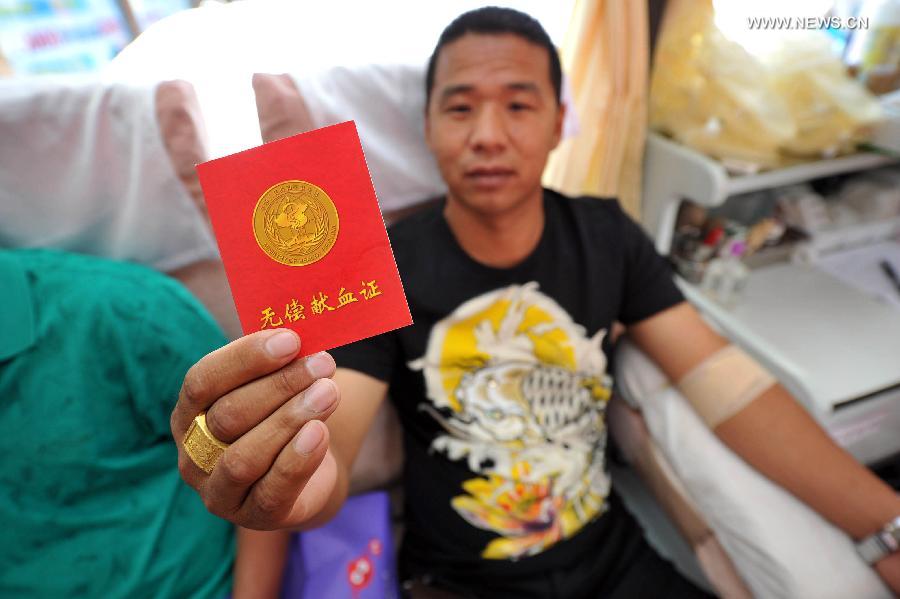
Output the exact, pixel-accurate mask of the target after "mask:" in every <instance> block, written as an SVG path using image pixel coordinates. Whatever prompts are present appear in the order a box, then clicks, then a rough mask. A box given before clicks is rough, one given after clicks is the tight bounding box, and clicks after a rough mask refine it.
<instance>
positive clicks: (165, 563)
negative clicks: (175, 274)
mask: <svg viewBox="0 0 900 599" xmlns="http://www.w3.org/2000/svg"><path fill="white" fill-rule="evenodd" d="M0 290H2V293H0V398H2V401H0V452H2V454H3V467H2V469H0V526H2V530H3V532H2V535H3V542H2V543H0V596H2V597H111V598H136V597H171V598H180V597H198V598H209V599H221V598H222V597H225V596H226V595H227V594H228V593H229V592H230V591H231V589H232V584H231V582H232V574H231V570H232V563H233V561H234V549H235V542H234V527H233V526H231V525H230V524H229V523H228V522H225V521H223V520H220V519H218V518H215V517H212V516H210V515H209V514H208V513H207V511H206V510H205V509H204V507H203V504H202V502H200V501H199V500H198V498H197V496H196V495H195V494H194V493H193V492H191V491H190V489H186V488H185V486H184V485H183V484H182V483H181V480H179V477H178V474H177V472H176V471H175V469H174V465H175V460H176V452H175V448H173V447H172V444H171V443H169V442H168V419H169V414H170V411H171V409H172V407H173V405H172V404H173V403H174V402H173V399H174V396H175V394H176V393H177V391H178V388H179V386H180V385H181V380H182V377H183V376H184V373H185V372H187V370H188V367H189V366H190V365H191V364H193V363H194V362H195V361H196V360H198V359H199V358H200V357H201V356H203V355H204V354H206V353H208V352H210V351H211V350H213V349H215V348H217V347H220V346H221V345H223V344H224V343H225V337H224V336H223V335H222V331H221V330H220V329H219V327H218V326H217V325H216V324H215V323H214V322H213V320H212V318H210V316H209V314H208V313H207V312H206V310H204V309H203V307H202V306H201V305H200V304H199V303H198V302H197V300H196V299H194V298H193V297H192V296H191V294H190V293H188V291H187V290H186V289H185V288H184V287H183V286H181V285H180V284H178V283H177V282H176V281H175V280H173V279H170V278H168V277H165V276H163V275H161V274H159V273H156V272H153V271H151V270H149V269H147V268H144V267H141V266H137V265H135V264H130V263H125V262H113V261H110V260H104V259H100V258H96V257H90V256H83V255H78V254H71V253H64V252H59V251H49V250H36V249H20V250H0Z"/></svg>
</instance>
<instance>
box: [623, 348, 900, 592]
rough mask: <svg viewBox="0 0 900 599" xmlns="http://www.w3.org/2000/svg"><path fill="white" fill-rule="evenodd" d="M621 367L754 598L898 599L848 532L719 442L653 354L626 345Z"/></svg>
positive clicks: (633, 399)
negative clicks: (860, 553) (895, 598)
mask: <svg viewBox="0 0 900 599" xmlns="http://www.w3.org/2000/svg"><path fill="white" fill-rule="evenodd" d="M615 364H616V381H617V384H618V385H619V388H620V391H621V393H622V394H623V396H625V398H626V399H627V400H628V401H629V403H632V405H637V406H639V407H640V409H641V411H642V413H643V416H644V420H645V421H646V423H647V427H648V428H649V430H650V434H651V436H652V437H653V439H654V440H655V441H656V443H657V445H658V446H659V448H660V449H661V451H662V452H663V454H664V455H665V456H666V458H667V459H668V461H669V463H670V464H671V465H672V468H673V469H674V470H675V472H676V474H677V475H678V476H679V478H680V479H681V482H683V483H684V486H685V488H686V489H687V492H688V495H689V496H690V498H691V499H692V500H693V501H694V503H695V505H696V506H697V508H698V512H699V513H701V514H703V516H704V517H705V518H706V520H707V523H708V524H709V525H710V527H711V528H712V529H713V531H715V534H716V537H717V538H718V539H719V542H720V543H721V544H722V546H723V547H725V550H726V551H727V552H728V555H729V556H730V557H731V559H732V561H733V562H734V565H735V567H736V568H737V570H738V572H740V574H741V576H742V578H743V579H744V581H745V582H746V583H747V585H748V586H749V587H750V589H751V590H752V592H753V594H754V596H756V597H762V598H769V597H773V598H779V599H780V598H784V599H806V598H810V599H831V598H833V599H845V598H847V597H853V598H854V599H870V598H871V599H875V598H881V597H885V598H887V597H890V596H891V594H890V592H889V591H888V590H887V588H886V587H885V586H884V584H883V583H882V582H881V579H880V578H879V577H878V575H877V574H876V573H875V571H874V570H873V569H872V568H870V567H869V566H868V565H866V564H865V563H864V562H863V561H862V560H861V559H860V558H859V556H857V554H856V551H855V549H854V545H853V542H852V541H851V539H850V538H849V537H848V536H847V535H846V534H844V533H843V532H842V531H841V530H839V529H837V528H835V527H834V526H833V525H832V524H830V523H829V522H827V521H826V520H824V519H823V518H822V517H821V516H819V515H818V514H817V513H816V512H814V511H813V510H811V509H810V508H809V507H807V506H806V505H805V504H804V503H802V502H800V501H799V500H798V499H796V498H795V497H794V496H793V495H791V494H790V493H788V492H787V491H785V490H783V489H782V488H781V487H779V486H777V485H776V484H774V483H772V482H771V481H769V480H768V479H767V478H765V477H764V476H763V475H761V474H759V473H758V472H757V471H756V470H754V469H753V468H752V467H751V466H749V465H748V464H746V463H745V462H744V461H743V460H741V459H740V458H739V457H738V456H737V455H735V454H734V453H732V452H731V450H729V449H728V448H727V447H726V446H725V445H723V444H722V443H721V442H719V440H718V438H716V436H715V435H714V434H713V433H712V432H711V431H710V430H709V429H708V428H707V427H706V425H705V424H704V423H703V421H702V420H700V418H699V416H697V414H696V413H695V412H694V410H693V408H692V407H691V406H690V404H689V403H688V402H687V400H685V399H684V397H683V396H682V395H681V394H680V393H679V392H678V391H677V390H675V389H674V388H673V387H672V386H671V385H669V383H668V381H667V379H666V378H665V375H663V373H662V372H661V371H660V370H659V369H658V368H657V367H656V365H655V364H654V363H653V362H652V361H651V360H650V359H649V358H648V357H647V356H646V355H644V354H643V353H642V352H641V351H640V350H638V349H637V348H635V347H634V346H633V345H631V344H630V343H629V342H628V341H623V342H620V344H619V348H618V350H617V353H616V361H615ZM760 441H761V442H764V441H765V440H764V439H761V440H760ZM817 467H819V465H818V464H814V463H811V464H810V468H817Z"/></svg>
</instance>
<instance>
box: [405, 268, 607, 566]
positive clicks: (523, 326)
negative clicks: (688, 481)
mask: <svg viewBox="0 0 900 599" xmlns="http://www.w3.org/2000/svg"><path fill="white" fill-rule="evenodd" d="M605 335H606V330H605V329H604V330H601V331H599V332H598V333H597V334H595V335H594V336H593V337H591V338H588V337H587V335H586V331H585V329H584V327H582V326H581V325H579V324H577V323H575V322H574V321H573V320H572V318H571V317H570V316H569V314H568V313H567V312H566V311H565V310H563V309H562V307H560V306H559V305H558V304H557V303H556V302H555V301H554V300H553V299H551V298H550V297H548V296H547V295H545V294H543V293H541V291H540V290H539V288H538V285H537V283H534V282H532V283H528V284H526V285H513V286H510V287H506V288H503V289H498V290H495V291H491V292H488V293H486V294H484V295H481V296H478V297H476V298H473V299H471V300H469V301H467V302H465V303H464V304H462V305H460V306H459V307H458V308H457V309H456V310H455V311H454V312H453V313H452V314H450V315H449V316H448V317H446V318H444V319H443V320H441V321H439V322H438V323H437V324H436V325H435V326H434V328H433V329H432V331H431V333H430V337H429V340H428V345H427V349H426V352H425V355H424V356H422V357H421V358H420V359H418V360H414V361H413V362H411V363H410V364H409V366H410V368H412V369H414V370H421V371H423V374H424V377H425V381H426V392H427V397H428V400H429V401H428V402H426V403H423V404H422V405H421V406H420V408H421V409H422V410H424V411H426V412H428V413H430V414H431V415H432V416H433V417H434V418H435V419H437V421H438V422H439V423H440V424H441V426H442V427H443V429H444V430H445V431H446V432H445V433H444V434H441V435H439V436H438V437H437V438H435V440H434V441H433V443H432V446H431V449H432V450H433V451H436V452H439V453H441V454H443V455H445V456H446V457H447V458H448V459H450V460H466V464H467V466H468V468H469V469H470V470H471V471H472V472H473V473H474V474H475V475H476V476H475V477H474V478H471V479H469V480H467V481H465V482H464V483H463V484H462V489H461V493H460V495H457V496H456V497H454V498H453V499H452V500H451V504H452V507H453V509H454V510H455V511H456V512H457V513H458V514H459V515H460V516H461V517H462V518H463V519H465V521H466V522H468V523H469V524H470V525H472V526H476V527H478V528H481V529H484V530H487V531H490V532H494V533H496V534H497V535H499V536H498V538H496V539H494V540H492V541H491V542H490V543H488V545H487V546H486V547H485V548H484V550H483V552H482V557H484V558H486V559H517V558H521V557H525V556H531V555H536V554H538V553H540V552H542V551H544V550H545V549H547V548H548V547H550V546H552V545H553V544H554V543H556V542H558V541H560V540H563V539H566V538H568V537H571V536H572V535H574V534H575V533H576V532H578V531H579V530H580V529H581V528H582V527H583V526H584V525H585V524H586V523H588V522H590V521H591V520H593V519H594V518H596V517H598V516H599V515H601V514H602V513H603V512H604V511H605V510H606V506H607V503H606V498H607V496H608V494H609V489H610V481H609V475H608V473H607V471H606V467H605V463H604V455H605V453H604V452H605V446H606V436H607V431H606V420H605V413H606V405H607V402H608V401H609V397H610V392H611V387H612V380H611V378H610V377H609V375H608V374H607V373H606V368H607V363H606V356H605V355H604V353H603V350H602V348H601V344H602V342H603V338H604V336H605Z"/></svg>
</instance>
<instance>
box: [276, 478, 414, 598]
mask: <svg viewBox="0 0 900 599" xmlns="http://www.w3.org/2000/svg"><path fill="white" fill-rule="evenodd" d="M390 513H391V511H390V501H389V499H388V495H387V493H385V492H384V491H376V492H373V493H366V494H363V495H356V496H354V497H351V498H349V499H348V500H347V503H345V504H344V507H343V508H341V511H340V512H339V513H338V515H337V516H336V517H335V518H334V519H333V520H332V521H331V522H329V523H328V524H326V525H325V526H323V527H321V528H318V529H316V530H311V531H308V532H304V533H297V534H294V535H293V536H292V537H291V546H290V553H289V554H288V561H287V564H286V565H285V572H284V581H283V584H282V590H281V597H282V599H344V598H345V597H346V598H347V599H397V598H398V597H399V596H400V593H399V590H398V587H397V573H396V567H395V566H396V564H395V560H394V542H393V539H392V537H391V518H390Z"/></svg>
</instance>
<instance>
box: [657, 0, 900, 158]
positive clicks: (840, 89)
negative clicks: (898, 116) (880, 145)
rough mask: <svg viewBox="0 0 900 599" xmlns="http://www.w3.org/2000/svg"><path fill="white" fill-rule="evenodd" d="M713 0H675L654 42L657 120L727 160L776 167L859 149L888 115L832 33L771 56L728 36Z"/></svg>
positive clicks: (788, 44) (792, 42)
mask: <svg viewBox="0 0 900 599" xmlns="http://www.w3.org/2000/svg"><path fill="white" fill-rule="evenodd" d="M713 17H714V11H713V8H712V4H711V2H709V1H708V0H707V1H705V2H684V1H678V0H676V1H675V2H673V3H672V5H671V7H670V10H669V12H667V14H666V21H665V23H664V24H663V29H662V33H661V36H660V41H659V47H658V49H657V52H656V57H655V64H654V69H653V74H652V78H651V88H650V122H651V126H652V127H654V128H656V129H658V130H661V131H664V132H666V133H669V134H671V135H672V136H673V137H675V138H676V139H677V140H678V141H680V142H681V143H684V144H686V145H688V146H691V147H693V148H695V149H697V150H699V151H701V152H703V153H705V154H709V155H711V156H714V157H716V158H719V159H722V160H724V161H736V162H740V163H743V164H746V163H750V164H751V165H754V166H756V167H761V168H772V167H776V166H779V165H782V164H784V163H785V162H790V161H791V160H796V158H797V157H804V158H819V157H823V156H825V157H829V156H833V155H835V154H838V153H841V152H847V151H851V150H852V149H853V148H854V147H855V145H856V144H857V143H858V142H859V141H862V140H863V139H865V138H866V136H867V134H868V131H869V128H870V126H871V125H872V124H873V123H875V122H876V121H878V120H879V119H880V118H881V117H882V113H881V108H880V106H879V104H878V103H877V101H876V100H875V99H874V97H873V96H871V95H870V94H869V93H868V92H867V91H866V90H865V89H864V88H863V87H862V86H861V85H860V84H858V83H857V82H856V81H854V80H853V79H851V78H850V77H849V76H848V75H847V74H846V71H845V69H844V66H843V64H842V63H841V62H840V60H839V59H838V58H837V57H834V56H832V54H831V51H830V49H829V47H828V42H827V40H826V39H824V35H823V36H822V37H821V38H819V37H817V36H815V35H809V36H803V37H797V38H796V39H786V40H785V41H784V43H783V45H782V47H781V49H780V51H779V52H777V53H773V54H772V55H770V56H769V57H767V59H766V60H762V59H760V58H757V57H756V56H754V55H752V54H750V53H749V52H747V51H746V50H745V49H744V48H743V47H742V46H741V45H740V44H738V43H737V42H734V41H732V40H729V39H728V38H726V37H725V36H724V35H723V34H722V33H721V31H719V30H718V29H717V27H716V25H715V21H714V18H713Z"/></svg>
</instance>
